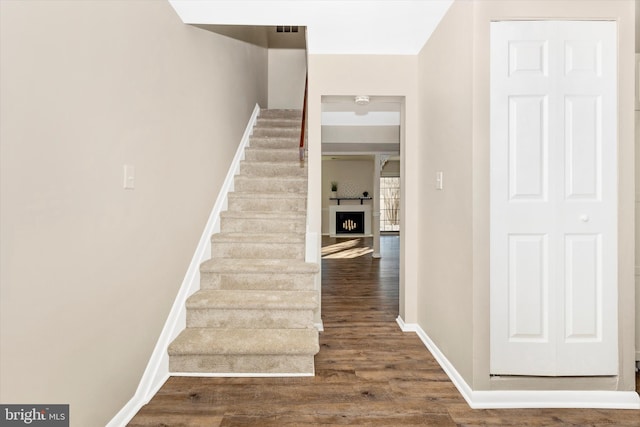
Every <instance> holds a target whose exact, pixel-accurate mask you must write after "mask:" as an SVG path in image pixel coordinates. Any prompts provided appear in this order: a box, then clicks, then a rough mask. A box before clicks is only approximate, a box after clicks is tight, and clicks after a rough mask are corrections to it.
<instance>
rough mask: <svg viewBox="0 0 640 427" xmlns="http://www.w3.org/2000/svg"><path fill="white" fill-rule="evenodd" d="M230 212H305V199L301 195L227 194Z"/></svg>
mask: <svg viewBox="0 0 640 427" xmlns="http://www.w3.org/2000/svg"><path fill="white" fill-rule="evenodd" d="M228 205H229V207H228V208H229V210H230V211H232V210H233V211H243V212H247V211H260V212H269V211H271V212H292V211H295V212H303V211H304V212H306V209H307V197H306V196H305V195H304V194H302V193H297V194H296V193H290V194H289V193H288V194H281V193H248V192H239V193H238V192H236V193H229V194H228Z"/></svg>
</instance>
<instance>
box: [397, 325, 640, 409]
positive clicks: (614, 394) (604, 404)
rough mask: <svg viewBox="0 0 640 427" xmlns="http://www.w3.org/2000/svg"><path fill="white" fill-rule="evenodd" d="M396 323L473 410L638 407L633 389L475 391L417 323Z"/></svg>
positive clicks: (638, 401)
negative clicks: (413, 336) (411, 335)
mask: <svg viewBox="0 0 640 427" xmlns="http://www.w3.org/2000/svg"><path fill="white" fill-rule="evenodd" d="M396 322H397V323H398V325H399V326H400V329H401V330H402V331H403V332H415V333H416V334H418V337H420V339H421V340H422V342H423V343H424V345H425V347H427V349H428V350H429V351H430V352H431V354H432V355H433V357H434V358H435V359H436V361H437V362H438V363H439V364H440V366H441V367H442V369H443V370H444V372H445V373H446V374H447V375H448V376H449V379H450V380H451V382H453V385H455V386H456V388H457V389H458V391H459V392H460V394H461V395H462V397H463V398H464V400H466V401H467V404H468V405H469V406H470V407H471V408H473V409H501V408H602V409H640V396H639V395H638V393H636V392H634V391H599V390H593V391H591V390H589V391H579V390H566V391H565V390H478V391H474V390H472V389H471V387H470V386H469V384H467V382H466V381H465V380H464V378H462V375H460V373H459V372H458V371H457V370H456V368H455V367H454V366H453V364H451V362H449V360H448V359H447V358H446V357H445V355H444V354H443V353H442V352H441V351H440V349H439V348H438V346H436V344H435V343H434V342H433V341H432V340H431V338H429V336H428V335H427V334H426V332H425V331H424V330H423V329H422V328H421V327H420V325H418V324H415V323H411V324H407V323H404V321H403V320H402V318H401V317H400V316H398V318H397V319H396Z"/></svg>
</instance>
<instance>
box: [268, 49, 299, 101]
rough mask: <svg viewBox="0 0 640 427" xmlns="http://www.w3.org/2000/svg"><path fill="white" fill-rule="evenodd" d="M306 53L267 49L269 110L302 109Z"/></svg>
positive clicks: (296, 50) (294, 50)
mask: <svg viewBox="0 0 640 427" xmlns="http://www.w3.org/2000/svg"><path fill="white" fill-rule="evenodd" d="M306 74H307V53H306V51H305V50H304V49H269V108H284V109H296V110H299V109H301V108H302V103H303V100H304V79H305V76H306Z"/></svg>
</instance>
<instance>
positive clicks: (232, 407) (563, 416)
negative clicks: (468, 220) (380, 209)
mask: <svg viewBox="0 0 640 427" xmlns="http://www.w3.org/2000/svg"><path fill="white" fill-rule="evenodd" d="M398 242H399V240H398V237H397V236H383V238H382V255H383V257H382V258H381V259H373V258H372V257H371V249H370V248H371V239H331V238H323V254H324V259H323V264H322V289H323V292H322V314H323V323H324V329H325V330H324V332H323V333H321V335H320V345H321V347H320V353H319V354H318V355H317V356H316V376H315V377H304V378H188V377H172V378H170V379H169V380H168V381H167V382H166V384H165V385H164V386H163V387H162V388H161V389H160V391H159V392H158V393H157V394H156V396H155V397H154V398H153V399H152V400H151V402H149V404H148V405H146V406H144V407H143V408H142V409H141V410H140V412H139V413H138V414H137V415H136V417H135V418H134V419H133V420H132V421H131V423H130V424H129V425H130V426H246V425H252V426H293V425H376V426H382V425H384V426H405V425H432V426H480V425H491V426H524V425H532V426H569V425H572V426H640V411H631V410H598V409H591V410H584V409H543V410H540V409H508V410H507V409H502V410H472V409H470V408H469V406H468V405H467V404H466V402H465V401H464V399H463V398H462V397H461V396H460V394H459V393H458V391H457V390H456V388H455V387H454V386H453V384H452V383H451V382H450V381H449V379H448V378H447V376H446V375H445V373H444V372H443V371H442V369H441V368H440V366H439V365H438V363H437V362H436V361H435V359H434V358H433V357H432V356H431V354H430V353H429V352H428V351H427V349H426V348H425V347H424V345H423V344H422V342H421V341H420V339H419V338H418V337H417V335H415V334H413V333H403V332H401V331H400V329H399V328H398V325H397V324H396V322H395V319H396V317H397V316H398V268H399V262H398ZM636 381H637V382H638V377H636Z"/></svg>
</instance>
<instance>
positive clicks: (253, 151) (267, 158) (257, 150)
mask: <svg viewBox="0 0 640 427" xmlns="http://www.w3.org/2000/svg"><path fill="white" fill-rule="evenodd" d="M244 156H245V157H244V158H245V160H247V161H253V162H299V161H300V150H299V149H298V147H294V148H264V147H249V148H247V149H245V150H244Z"/></svg>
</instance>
